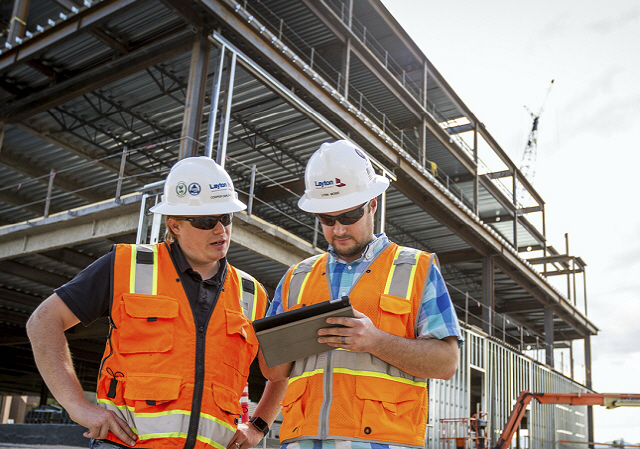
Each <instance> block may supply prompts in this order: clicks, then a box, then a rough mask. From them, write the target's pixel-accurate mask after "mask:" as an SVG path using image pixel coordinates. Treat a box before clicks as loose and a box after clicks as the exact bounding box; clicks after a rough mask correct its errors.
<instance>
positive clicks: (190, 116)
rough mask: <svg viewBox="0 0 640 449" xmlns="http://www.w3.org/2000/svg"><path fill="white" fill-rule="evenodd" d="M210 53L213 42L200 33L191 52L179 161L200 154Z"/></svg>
mask: <svg viewBox="0 0 640 449" xmlns="http://www.w3.org/2000/svg"><path fill="white" fill-rule="evenodd" d="M210 52H211V42H210V41H209V39H207V36H205V34H204V32H200V33H198V35H197V36H196V38H195V40H194V43H193V50H192V52H191V65H190V67H189V85H188V87H187V98H186V99H185V103H184V119H183V122H182V140H181V141H180V150H179V152H178V160H180V159H184V158H185V157H191V156H197V154H198V140H200V125H201V123H202V110H203V108H204V97H205V95H206V93H207V88H206V87H207V86H206V84H207V72H208V70H209V54H210Z"/></svg>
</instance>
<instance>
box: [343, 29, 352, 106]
mask: <svg viewBox="0 0 640 449" xmlns="http://www.w3.org/2000/svg"><path fill="white" fill-rule="evenodd" d="M350 67H351V38H347V46H346V47H345V50H344V57H343V58H342V73H343V75H344V86H343V89H344V98H346V99H347V101H348V100H349V69H350Z"/></svg>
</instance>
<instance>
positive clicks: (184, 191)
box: [176, 181, 187, 197]
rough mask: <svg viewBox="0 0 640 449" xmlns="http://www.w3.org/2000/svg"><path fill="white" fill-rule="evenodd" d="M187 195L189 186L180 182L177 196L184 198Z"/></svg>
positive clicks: (177, 185)
mask: <svg viewBox="0 0 640 449" xmlns="http://www.w3.org/2000/svg"><path fill="white" fill-rule="evenodd" d="M186 194H187V184H186V183H184V182H183V181H180V182H179V183H178V184H176V195H178V196H179V197H183V196H185V195H186Z"/></svg>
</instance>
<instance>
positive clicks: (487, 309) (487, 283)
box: [482, 256, 495, 335]
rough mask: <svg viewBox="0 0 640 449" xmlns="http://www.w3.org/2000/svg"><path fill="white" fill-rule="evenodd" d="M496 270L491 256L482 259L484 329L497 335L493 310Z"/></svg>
mask: <svg viewBox="0 0 640 449" xmlns="http://www.w3.org/2000/svg"><path fill="white" fill-rule="evenodd" d="M494 288H495V272H494V266H493V258H492V257H491V256H489V257H485V258H483V259H482V330H483V331H484V332H486V333H487V334H488V335H495V332H494V330H493V324H494V323H493V310H494V308H495V290H494Z"/></svg>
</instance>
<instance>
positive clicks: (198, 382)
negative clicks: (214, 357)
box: [184, 265, 227, 449]
mask: <svg viewBox="0 0 640 449" xmlns="http://www.w3.org/2000/svg"><path fill="white" fill-rule="evenodd" d="M226 278H227V266H226V265H225V270H224V273H222V276H221V279H220V287H219V288H218V291H217V292H216V295H215V297H214V298H213V304H211V307H210V309H209V316H208V317H207V320H206V321H205V324H204V326H200V327H199V328H198V332H197V337H196V360H195V363H196V371H195V379H194V382H193V400H192V401H191V416H190V417H189V431H188V432H187V440H186V441H185V443H184V449H193V448H194V447H195V445H196V439H197V437H198V425H199V424H200V410H202V392H203V390H204V370H205V361H204V359H205V357H204V356H205V354H204V353H205V349H206V346H205V343H206V339H207V328H208V327H209V321H210V320H211V316H212V315H213V311H214V309H215V308H216V305H217V304H218V298H219V297H220V292H221V291H222V289H223V288H224V283H225V280H226ZM189 307H191V302H189ZM191 313H194V311H193V307H191ZM193 323H194V325H195V323H197V320H196V317H195V315H194V317H193Z"/></svg>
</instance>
